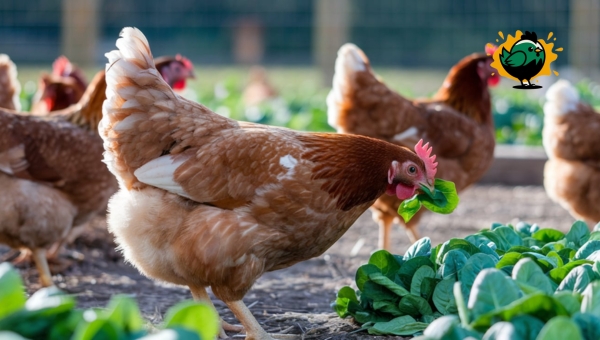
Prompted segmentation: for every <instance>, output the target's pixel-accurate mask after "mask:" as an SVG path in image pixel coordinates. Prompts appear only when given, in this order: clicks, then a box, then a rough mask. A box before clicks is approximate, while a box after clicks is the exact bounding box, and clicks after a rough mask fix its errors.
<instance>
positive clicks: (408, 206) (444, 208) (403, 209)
mask: <svg viewBox="0 0 600 340" xmlns="http://www.w3.org/2000/svg"><path fill="white" fill-rule="evenodd" d="M421 191H422V192H423V193H422V194H418V195H415V196H413V197H412V198H410V199H408V200H404V201H403V202H402V204H400V207H398V214H399V215H400V216H402V218H403V219H404V222H408V221H410V219H411V218H412V217H413V216H414V215H415V214H416V213H417V212H418V211H419V209H421V205H423V206H425V208H427V209H429V210H431V211H433V212H436V213H438V214H450V213H451V212H453V211H454V209H456V206H458V203H459V202H460V199H459V197H458V193H457V192H456V186H455V185H454V183H453V182H450V181H444V180H442V179H439V178H436V180H435V190H434V191H433V192H431V190H429V188H428V187H427V186H425V185H421Z"/></svg>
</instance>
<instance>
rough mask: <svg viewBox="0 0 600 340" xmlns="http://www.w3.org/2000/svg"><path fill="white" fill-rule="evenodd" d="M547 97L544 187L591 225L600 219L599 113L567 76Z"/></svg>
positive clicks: (571, 211) (561, 203) (555, 85)
mask: <svg viewBox="0 0 600 340" xmlns="http://www.w3.org/2000/svg"><path fill="white" fill-rule="evenodd" d="M546 99H547V102H546V103H545V105H544V130H543V141H544V148H545V149H546V153H547V154H548V157H549V160H548V161H547V162H546V166H545V168H544V187H545V188H546V192H547V193H548V196H550V198H552V200H554V201H556V202H558V203H559V204H560V205H561V206H562V207H564V208H565V209H567V210H568V211H569V213H570V214H571V215H572V216H573V217H575V218H578V219H582V220H585V221H586V222H587V223H588V226H590V227H591V226H593V225H594V224H596V223H598V222H600V206H599V205H598V202H600V135H599V134H598V131H600V114H598V113H597V112H596V111H595V110H594V109H593V108H592V107H591V106H590V105H588V104H585V103H582V102H580V100H579V93H578V92H577V90H576V89H575V88H574V87H573V86H572V85H571V84H570V83H569V82H568V81H566V80H559V81H558V82H556V84H554V85H552V86H551V87H550V88H549V89H548V92H546Z"/></svg>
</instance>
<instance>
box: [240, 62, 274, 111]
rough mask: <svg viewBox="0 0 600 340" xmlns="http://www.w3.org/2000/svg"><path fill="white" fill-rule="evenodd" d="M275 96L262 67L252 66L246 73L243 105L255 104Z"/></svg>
mask: <svg viewBox="0 0 600 340" xmlns="http://www.w3.org/2000/svg"><path fill="white" fill-rule="evenodd" d="M275 97H277V91H276V90H275V89H274V88H273V86H272V85H271V83H270V82H269V79H268V77H267V71H266V70H265V69H264V67H261V66H253V67H252V68H251V69H250V72H249V73H248V84H247V85H246V87H245V88H244V93H243V99H244V105H245V106H246V107H248V106H256V105H259V104H260V103H262V102H264V101H267V100H269V99H271V98H275Z"/></svg>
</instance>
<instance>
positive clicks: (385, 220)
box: [373, 214, 394, 251]
mask: <svg viewBox="0 0 600 340" xmlns="http://www.w3.org/2000/svg"><path fill="white" fill-rule="evenodd" d="M373 217H375V216H373ZM377 222H378V223H379V249H385V250H387V251H391V246H390V240H391V238H392V237H391V233H392V225H393V224H394V218H393V217H390V216H388V215H385V214H381V215H380V216H377Z"/></svg>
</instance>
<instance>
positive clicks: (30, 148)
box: [0, 71, 117, 286]
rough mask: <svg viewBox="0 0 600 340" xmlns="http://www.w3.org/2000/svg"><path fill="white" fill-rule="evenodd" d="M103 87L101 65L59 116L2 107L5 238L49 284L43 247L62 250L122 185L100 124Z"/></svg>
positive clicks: (0, 207)
mask: <svg viewBox="0 0 600 340" xmlns="http://www.w3.org/2000/svg"><path fill="white" fill-rule="evenodd" d="M105 89H106V82H105V78H104V71H102V72H100V73H98V74H97V75H96V77H94V80H93V81H92V83H91V84H90V86H89V87H88V91H86V93H85V94H84V96H83V97H82V99H81V101H80V103H79V104H77V105H73V106H71V107H69V108H67V109H65V110H64V112H61V113H60V114H61V116H60V117H37V116H32V115H29V114H25V113H17V112H12V111H5V110H0V188H2V194H1V195H0V243H4V244H7V245H9V246H10V247H12V248H17V249H22V250H29V251H31V252H32V254H33V260H34V262H35V264H36V266H37V268H38V270H39V272H40V281H41V283H42V284H43V285H44V286H49V285H52V278H51V275H50V271H49V268H48V262H47V259H46V250H47V249H48V248H49V247H50V246H52V245H54V246H55V247H56V248H55V249H56V250H59V249H60V244H61V243H62V242H63V241H64V240H65V238H66V237H67V235H68V233H69V231H70V230H71V228H72V227H73V226H78V225H81V224H83V223H85V222H87V221H88V220H89V219H90V218H92V217H93V216H95V215H96V214H97V213H99V212H101V211H103V210H105V209H106V203H107V201H108V198H109V197H110V196H111V195H112V194H113V193H114V192H115V191H116V189H117V182H116V180H115V178H114V176H113V175H112V174H111V173H110V172H109V171H108V169H107V167H106V165H104V164H103V163H102V153H103V151H104V150H103V147H102V140H101V139H100V137H99V136H98V130H97V127H98V122H99V121H100V118H101V117H102V103H103V101H104V99H105ZM27 254H28V252H27V251H23V252H22V255H23V256H22V258H25V257H26V255H27ZM50 255H52V254H49V256H50ZM54 255H56V254H54Z"/></svg>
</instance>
